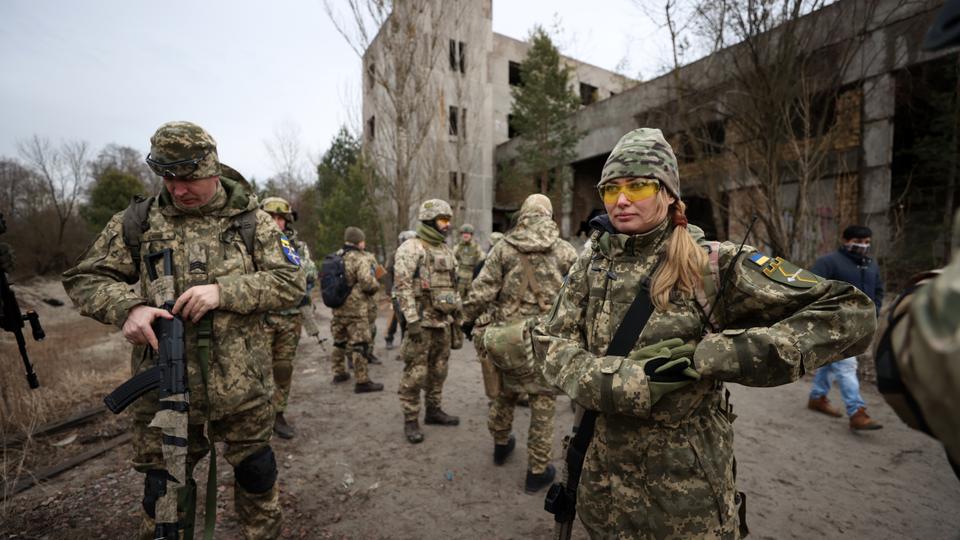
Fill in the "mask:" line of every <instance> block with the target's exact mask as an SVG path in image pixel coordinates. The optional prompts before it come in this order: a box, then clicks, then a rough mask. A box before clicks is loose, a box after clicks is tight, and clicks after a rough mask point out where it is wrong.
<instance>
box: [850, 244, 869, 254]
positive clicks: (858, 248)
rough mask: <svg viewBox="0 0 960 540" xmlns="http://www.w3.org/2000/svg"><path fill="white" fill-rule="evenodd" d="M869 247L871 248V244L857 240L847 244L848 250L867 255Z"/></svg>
mask: <svg viewBox="0 0 960 540" xmlns="http://www.w3.org/2000/svg"><path fill="white" fill-rule="evenodd" d="M868 249H870V244H858V243H856V242H851V243H849V244H847V251H849V252H850V253H856V254H857V255H866V254H867V250H868Z"/></svg>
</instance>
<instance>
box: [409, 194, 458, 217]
mask: <svg viewBox="0 0 960 540" xmlns="http://www.w3.org/2000/svg"><path fill="white" fill-rule="evenodd" d="M440 216H446V217H448V218H449V217H453V209H452V208H450V205H449V204H448V203H447V201H445V200H443V199H430V200H429V201H423V204H421V205H420V212H418V213H417V219H419V220H420V221H430V220H433V219H437V218H438V217H440Z"/></svg>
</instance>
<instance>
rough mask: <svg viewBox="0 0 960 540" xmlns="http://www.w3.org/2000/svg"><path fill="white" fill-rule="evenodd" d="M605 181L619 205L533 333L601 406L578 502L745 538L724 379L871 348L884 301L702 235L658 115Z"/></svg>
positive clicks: (591, 513)
mask: <svg viewBox="0 0 960 540" xmlns="http://www.w3.org/2000/svg"><path fill="white" fill-rule="evenodd" d="M598 188H599V190H600V196H601V197H602V199H603V203H604V206H605V208H606V212H607V213H606V215H601V216H598V217H597V218H594V220H592V221H591V226H592V227H593V229H595V230H594V232H593V234H592V236H591V249H589V250H585V251H584V252H582V253H581V254H580V256H579V257H578V259H577V262H576V263H575V264H574V265H573V267H572V268H571V269H570V273H569V274H568V276H567V280H566V283H565V285H564V286H563V288H562V289H561V291H560V293H559V295H558V297H557V300H556V303H555V304H554V306H553V309H552V311H551V313H550V315H549V316H548V319H547V321H546V322H545V323H544V324H543V325H541V326H540V327H539V328H538V329H537V331H536V339H535V347H536V349H537V352H538V354H540V355H542V356H543V357H544V375H545V377H546V379H547V381H548V382H550V383H551V384H553V385H554V386H556V387H557V388H559V389H560V390H562V391H563V392H564V393H566V394H567V395H568V396H570V398H571V399H573V400H574V401H575V402H576V403H578V404H579V405H580V406H582V407H584V408H585V409H586V410H588V411H593V413H590V414H588V415H586V417H587V418H589V417H591V416H592V415H595V416H593V417H594V418H595V424H594V430H593V438H592V442H589V449H588V450H587V455H586V460H585V463H584V465H583V473H582V477H581V481H580V486H579V490H578V492H577V494H578V495H579V497H578V499H579V501H578V504H577V513H578V514H579V515H580V519H581V521H582V522H583V524H584V525H585V527H586V528H587V530H588V531H589V533H590V535H591V536H592V537H594V538H614V537H621V538H665V537H674V538H736V537H738V536H740V535H741V534H742V532H741V529H740V526H741V525H744V524H743V523H741V517H740V516H741V515H742V514H740V513H739V512H738V510H740V511H741V512H742V510H743V509H742V508H741V506H742V503H743V499H742V497H740V496H738V494H737V493H736V489H735V479H734V471H735V466H734V458H733V427H732V425H731V422H732V420H733V414H732V412H731V408H730V406H729V400H728V399H727V398H726V397H725V393H724V386H723V385H724V383H725V382H735V383H739V384H743V385H746V386H776V385H781V384H785V383H789V382H792V381H795V380H797V379H798V378H799V377H800V376H802V375H803V374H804V373H805V372H806V371H813V370H814V369H816V368H818V367H820V366H822V365H824V364H826V363H829V362H833V361H835V360H838V359H840V358H846V357H849V356H853V355H855V354H858V353H860V352H862V351H864V350H865V349H866V348H867V346H868V345H869V343H870V339H871V336H872V335H873V332H874V329H875V327H876V318H875V315H874V307H873V303H872V302H870V300H869V299H868V298H867V297H866V296H865V295H864V294H862V293H860V292H859V291H857V290H856V289H855V288H854V287H853V286H851V285H848V284H846V283H841V282H837V281H824V280H822V279H820V278H818V277H816V276H815V275H813V274H811V273H810V272H808V271H806V270H803V269H801V268H798V267H796V266H794V265H792V264H790V263H789V262H787V261H784V260H782V259H780V258H772V257H768V256H766V255H763V254H761V253H759V252H757V251H756V250H755V249H753V248H751V247H748V246H744V247H742V248H741V249H738V246H737V245H735V244H732V243H729V242H725V243H722V244H719V243H716V242H714V243H709V242H697V241H696V240H695V239H694V237H693V236H691V234H690V232H689V231H688V230H687V218H686V215H685V209H686V206H685V205H684V203H683V201H682V200H681V199H680V181H679V175H678V172H677V160H676V157H675V156H674V153H673V149H672V148H671V147H670V145H669V144H668V143H667V142H666V140H664V138H663V135H662V134H661V132H660V130H658V129H648V128H641V129H637V130H634V131H632V132H630V133H628V134H626V135H625V136H624V137H623V138H622V139H620V141H619V142H618V143H617V145H616V147H615V148H614V149H613V152H612V153H611V154H610V157H609V158H608V159H607V162H606V164H605V165H604V167H603V172H602V174H601V178H600V183H599V184H598ZM582 429H583V426H581V430H582Z"/></svg>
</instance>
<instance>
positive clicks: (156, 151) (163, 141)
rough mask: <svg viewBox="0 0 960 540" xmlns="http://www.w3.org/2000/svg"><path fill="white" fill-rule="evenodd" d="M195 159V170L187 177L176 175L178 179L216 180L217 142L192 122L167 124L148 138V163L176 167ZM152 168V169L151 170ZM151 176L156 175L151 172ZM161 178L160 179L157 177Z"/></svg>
mask: <svg viewBox="0 0 960 540" xmlns="http://www.w3.org/2000/svg"><path fill="white" fill-rule="evenodd" d="M195 159H199V162H198V163H197V165H196V168H195V169H194V170H193V171H192V172H190V173H189V174H178V175H176V176H177V177H179V178H183V179H187V180H191V179H197V178H209V177H211V176H219V175H220V173H221V170H220V159H219V157H218V156H217V141H215V140H213V137H211V136H210V134H209V133H207V131H206V130H205V129H203V128H202V127H200V126H198V125H196V124H194V123H193V122H167V123H166V124H163V125H162V126H160V127H159V128H157V131H156V133H154V134H153V137H150V155H149V156H148V160H147V161H148V163H150V162H151V161H153V163H151V165H153V164H159V166H160V168H162V167H163V165H164V164H167V163H171V164H172V163H177V162H183V161H189V160H195ZM151 168H154V167H151ZM154 172H157V173H158V174H160V172H159V171H157V170H156V168H154ZM161 176H162V175H161Z"/></svg>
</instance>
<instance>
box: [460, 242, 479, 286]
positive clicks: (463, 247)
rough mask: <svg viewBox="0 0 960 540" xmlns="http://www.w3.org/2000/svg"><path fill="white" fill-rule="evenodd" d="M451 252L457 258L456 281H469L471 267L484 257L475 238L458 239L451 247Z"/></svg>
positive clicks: (475, 265) (474, 266)
mask: <svg viewBox="0 0 960 540" xmlns="http://www.w3.org/2000/svg"><path fill="white" fill-rule="evenodd" d="M453 254H454V256H456V258H457V281H458V282H460V283H469V282H470V281H471V280H473V269H474V268H476V267H477V265H478V264H480V261H482V260H483V258H484V256H485V255H484V253H483V250H482V249H480V245H479V244H477V242H476V240H473V239H470V241H469V242H464V241H462V240H461V241H460V242H457V245H456V246H454V248H453Z"/></svg>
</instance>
